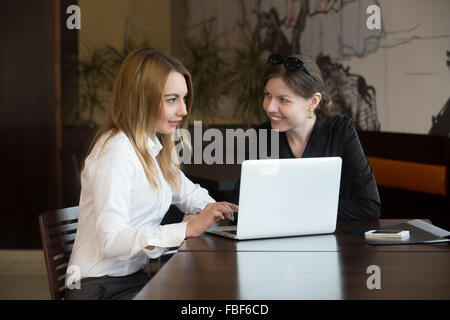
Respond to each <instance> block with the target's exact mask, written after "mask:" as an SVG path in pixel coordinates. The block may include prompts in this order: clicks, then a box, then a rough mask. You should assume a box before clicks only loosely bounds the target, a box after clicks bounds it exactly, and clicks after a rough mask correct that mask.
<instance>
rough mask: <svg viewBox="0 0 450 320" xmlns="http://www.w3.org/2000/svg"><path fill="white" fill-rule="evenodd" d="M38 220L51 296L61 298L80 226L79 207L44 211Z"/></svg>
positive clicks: (56, 298)
mask: <svg viewBox="0 0 450 320" xmlns="http://www.w3.org/2000/svg"><path fill="white" fill-rule="evenodd" d="M38 220H39V229H40V232H41V241H42V249H43V250H44V258H45V265H46V268H47V277H48V283H49V287H50V293H51V297H52V299H53V300H60V299H62V298H63V297H64V288H65V275H66V269H67V265H68V263H69V259H70V254H71V252H72V248H73V243H74V241H75V237H76V232H77V227H78V207H71V208H65V209H60V210H56V211H51V212H47V213H43V214H40V215H39V217H38Z"/></svg>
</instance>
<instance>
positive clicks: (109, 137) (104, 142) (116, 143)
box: [92, 131, 134, 159]
mask: <svg viewBox="0 0 450 320" xmlns="http://www.w3.org/2000/svg"><path fill="white" fill-rule="evenodd" d="M92 153H93V155H94V156H95V158H97V159H98V158H102V157H108V156H115V157H120V158H126V157H128V156H129V155H130V154H132V153H134V149H133V146H132V145H131V142H130V140H129V139H128V137H127V136H126V134H125V133H123V132H121V131H119V132H117V133H115V134H112V132H111V131H108V132H106V133H104V134H103V135H102V136H100V137H99V139H98V140H97V142H96V143H95V145H94V148H93V149H92Z"/></svg>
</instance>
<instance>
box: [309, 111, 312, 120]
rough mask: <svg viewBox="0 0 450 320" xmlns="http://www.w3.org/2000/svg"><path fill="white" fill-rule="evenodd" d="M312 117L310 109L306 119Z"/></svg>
mask: <svg viewBox="0 0 450 320" xmlns="http://www.w3.org/2000/svg"><path fill="white" fill-rule="evenodd" d="M312 118H313V116H312V111H311V110H309V114H308V119H312Z"/></svg>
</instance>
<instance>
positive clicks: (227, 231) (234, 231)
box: [223, 230, 236, 234]
mask: <svg viewBox="0 0 450 320" xmlns="http://www.w3.org/2000/svg"><path fill="white" fill-rule="evenodd" d="M223 232H226V233H231V234H236V230H224V231H223Z"/></svg>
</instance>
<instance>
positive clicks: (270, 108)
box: [264, 99, 278, 113]
mask: <svg viewBox="0 0 450 320" xmlns="http://www.w3.org/2000/svg"><path fill="white" fill-rule="evenodd" d="M264 105H265V107H264V109H265V110H266V112H269V113H275V112H277V111H278V108H277V105H276V103H275V102H274V101H273V100H272V99H267V101H265V103H264Z"/></svg>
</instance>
